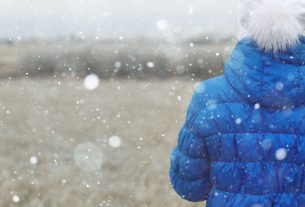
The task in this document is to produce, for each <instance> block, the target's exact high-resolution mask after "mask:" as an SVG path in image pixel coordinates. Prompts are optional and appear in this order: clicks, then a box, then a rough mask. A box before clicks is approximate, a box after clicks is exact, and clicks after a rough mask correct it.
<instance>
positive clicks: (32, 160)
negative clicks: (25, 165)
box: [30, 156, 38, 165]
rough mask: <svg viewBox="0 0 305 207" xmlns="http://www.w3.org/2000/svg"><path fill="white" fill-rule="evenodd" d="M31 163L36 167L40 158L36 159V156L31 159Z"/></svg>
mask: <svg viewBox="0 0 305 207" xmlns="http://www.w3.org/2000/svg"><path fill="white" fill-rule="evenodd" d="M30 163H31V164H32V165H36V164H37V163H38V158H37V157H35V156H33V157H31V158H30Z"/></svg>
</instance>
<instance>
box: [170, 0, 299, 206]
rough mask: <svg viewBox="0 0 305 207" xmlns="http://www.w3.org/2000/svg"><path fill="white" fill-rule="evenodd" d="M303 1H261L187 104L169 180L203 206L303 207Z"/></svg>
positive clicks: (180, 191)
mask: <svg viewBox="0 0 305 207" xmlns="http://www.w3.org/2000/svg"><path fill="white" fill-rule="evenodd" d="M304 3H305V1H304V0H262V1H259V3H257V5H256V6H255V9H254V10H253V12H252V14H251V16H250V17H249V27H248V31H247V34H248V35H247V37H246V38H244V39H242V40H241V41H240V42H239V43H238V44H237V46H236V48H235V49H234V51H233V53H232V56H231V58H230V59H229V60H228V62H227V63H226V65H225V74H224V75H223V76H220V77H216V78H213V79H210V80H207V81H204V82H202V83H201V84H200V85H199V87H198V88H197V89H196V91H195V93H194V95H193V98H192V100H191V102H190V105H189V108H188V111H187V115H186V121H185V123H184V125H183V127H182V129H181V131H180V134H179V139H178V145H177V147H176V148H175V149H174V150H173V151H172V154H171V167H170V180H171V183H172V186H173V188H174V189H175V190H176V192H177V193H178V194H179V195H180V196H181V197H182V198H184V199H186V200H189V201H193V202H197V201H204V200H207V204H206V205H207V207H305V37H304V36H302V33H303V30H304V21H303V20H304V19H302V17H304V14H305V5H304Z"/></svg>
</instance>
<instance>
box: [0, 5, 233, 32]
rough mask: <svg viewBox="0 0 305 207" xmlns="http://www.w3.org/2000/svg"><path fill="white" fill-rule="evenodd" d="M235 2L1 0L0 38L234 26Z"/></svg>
mask: <svg viewBox="0 0 305 207" xmlns="http://www.w3.org/2000/svg"><path fill="white" fill-rule="evenodd" d="M234 2H235V0H217V1H215V0H1V1H0V25H1V33H0V36H1V37H13V38H16V37H18V36H20V37H33V36H34V37H35V36H38V37H47V38H48V37H57V36H62V35H70V34H77V35H84V36H88V35H89V36H99V37H109V36H110V37H120V36H124V37H130V36H135V35H136V36H154V37H167V38H175V37H177V36H182V37H184V36H190V35H198V34H203V33H214V34H217V35H222V34H231V33H234V32H235V30H236V24H235V15H236V14H235V8H236V5H235V3H234Z"/></svg>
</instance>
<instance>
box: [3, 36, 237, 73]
mask: <svg viewBox="0 0 305 207" xmlns="http://www.w3.org/2000/svg"><path fill="white" fill-rule="evenodd" d="M231 45H232V39H223V40H217V41H215V40H214V41H211V40H209V39H208V38H203V39H202V40H200V39H199V38H197V39H193V40H188V41H180V42H166V41H160V40H145V39H134V40H124V39H120V40H112V41H110V40H107V41H106V40H103V41H81V40H79V41H78V40H74V39H72V41H71V40H56V41H44V42H42V41H30V42H22V43H18V42H17V43H15V42H13V41H12V42H9V44H5V43H3V42H2V44H1V46H0V52H1V53H2V54H1V57H0V69H1V70H0V76H1V77H4V78H6V77H23V76H28V77H36V76H50V77H73V78H77V77H79V78H82V77H85V76H86V75H87V74H90V73H95V74H97V75H98V76H99V77H100V78H102V79H109V78H129V79H149V78H158V79H167V78H171V77H183V78H194V79H202V78H207V77H210V76H213V75H218V74H221V73H222V70H223V64H224V62H225V61H226V59H227V57H228V55H229V53H230V50H231Z"/></svg>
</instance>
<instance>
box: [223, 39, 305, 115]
mask: <svg viewBox="0 0 305 207" xmlns="http://www.w3.org/2000/svg"><path fill="white" fill-rule="evenodd" d="M225 77H226V79H227V81H228V82H229V84H230V85H231V86H232V88H233V89H234V90H235V91H236V92H237V93H238V94H239V95H240V96H241V97H243V98H244V99H246V100H247V101H249V102H251V103H253V104H257V103H259V104H260V105H262V106H265V107H271V108H288V109H290V108H294V107H297V106H300V105H303V104H305V80H304V77H305V37H304V36H301V37H300V43H299V44H298V45H296V46H295V47H293V48H290V49H288V50H286V51H285V52H283V53H277V54H274V53H272V52H270V53H266V52H264V51H263V50H262V49H260V47H259V46H258V45H257V44H256V42H255V41H253V40H252V39H250V38H245V39H243V40H241V41H240V42H239V43H238V44H237V46H236V48H235V49H234V50H233V53H232V55H231V57H230V59H229V60H228V62H227V63H226V65H225Z"/></svg>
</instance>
